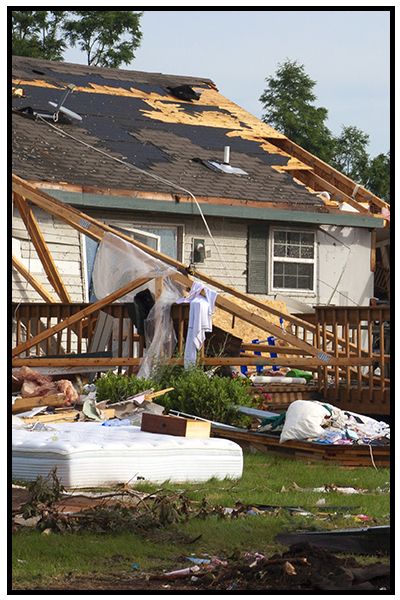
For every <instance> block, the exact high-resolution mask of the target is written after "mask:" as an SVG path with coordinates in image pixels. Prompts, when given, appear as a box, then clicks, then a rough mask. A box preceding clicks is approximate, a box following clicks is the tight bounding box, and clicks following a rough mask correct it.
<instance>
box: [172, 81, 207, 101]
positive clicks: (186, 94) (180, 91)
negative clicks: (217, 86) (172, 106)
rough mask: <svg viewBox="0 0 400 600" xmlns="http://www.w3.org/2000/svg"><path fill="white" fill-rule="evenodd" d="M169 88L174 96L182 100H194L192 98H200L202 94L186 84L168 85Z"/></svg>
mask: <svg viewBox="0 0 400 600" xmlns="http://www.w3.org/2000/svg"><path fill="white" fill-rule="evenodd" d="M167 90H168V91H169V92H170V94H171V95H172V96H175V98H179V99H180V100H188V101H189V102H192V100H200V94H198V93H197V92H195V91H194V89H193V88H192V87H190V85H186V84H185V85H177V86H175V87H167Z"/></svg>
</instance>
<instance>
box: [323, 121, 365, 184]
mask: <svg viewBox="0 0 400 600" xmlns="http://www.w3.org/2000/svg"><path fill="white" fill-rule="evenodd" d="M368 144H369V135H368V134H366V133H364V132H363V131H361V129H359V128H358V127H355V126H353V125H348V126H347V127H343V128H342V131H341V134H340V135H339V136H338V137H337V138H335V143H334V155H333V160H332V166H334V167H335V168H336V169H338V170H339V171H341V172H342V173H344V174H345V175H347V176H348V177H350V179H352V180H353V181H355V182H356V183H360V184H362V185H365V184H366V182H367V180H368V168H369V155H368V152H367V147H368Z"/></svg>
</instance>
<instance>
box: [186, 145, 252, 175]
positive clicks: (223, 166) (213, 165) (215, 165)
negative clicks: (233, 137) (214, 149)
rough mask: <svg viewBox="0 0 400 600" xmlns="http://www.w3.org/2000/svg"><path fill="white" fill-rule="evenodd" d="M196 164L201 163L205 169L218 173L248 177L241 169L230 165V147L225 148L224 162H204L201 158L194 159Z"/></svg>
mask: <svg viewBox="0 0 400 600" xmlns="http://www.w3.org/2000/svg"><path fill="white" fill-rule="evenodd" d="M193 160H194V161H195V162H199V163H201V164H202V165H204V166H205V167H208V168H209V169H211V171H218V172H219V173H221V172H222V173H227V174H228V175H248V173H247V172H246V171H244V170H243V169H240V168H239V167H232V166H231V165H230V164H229V160H230V147H229V146H225V148H224V162H222V163H221V162H219V161H217V160H203V159H201V158H194V159H193Z"/></svg>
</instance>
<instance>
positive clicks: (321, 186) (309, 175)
mask: <svg viewBox="0 0 400 600" xmlns="http://www.w3.org/2000/svg"><path fill="white" fill-rule="evenodd" d="M293 174H294V176H295V177H296V179H299V180H300V181H301V182H302V183H304V185H306V186H307V187H310V188H311V189H313V190H315V191H321V190H323V191H327V192H329V193H330V194H332V196H333V198H334V199H335V200H337V201H339V202H346V204H349V205H350V206H352V207H353V208H355V209H356V210H357V211H358V212H359V213H360V214H363V215H368V216H371V212H370V211H369V210H368V209H367V208H364V206H362V204H360V203H359V202H357V200H354V198H352V197H351V196H348V195H347V194H345V193H344V192H343V191H341V190H339V189H338V188H337V187H336V186H334V185H332V184H331V183H329V182H328V181H326V180H325V179H323V178H322V177H320V176H319V175H317V174H316V173H313V172H312V171H295V172H294V173H293Z"/></svg>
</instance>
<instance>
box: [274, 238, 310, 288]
mask: <svg viewBox="0 0 400 600" xmlns="http://www.w3.org/2000/svg"><path fill="white" fill-rule="evenodd" d="M279 231H283V232H285V233H287V232H293V233H307V234H310V233H312V234H313V236H314V258H290V257H287V256H274V237H275V232H279ZM268 246H269V256H270V260H269V268H268V275H269V277H268V288H269V289H268V293H269V294H277V293H280V294H287V295H288V294H289V295H296V296H315V295H316V283H317V281H316V276H317V232H316V231H315V230H314V229H306V228H304V229H299V228H295V227H283V226H279V227H270V230H269V244H268ZM275 262H283V263H303V264H313V289H304V288H284V287H275V286H274V263H275Z"/></svg>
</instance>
